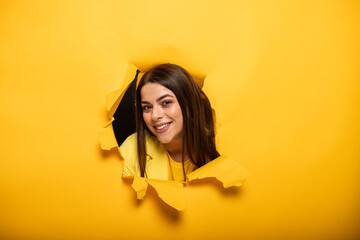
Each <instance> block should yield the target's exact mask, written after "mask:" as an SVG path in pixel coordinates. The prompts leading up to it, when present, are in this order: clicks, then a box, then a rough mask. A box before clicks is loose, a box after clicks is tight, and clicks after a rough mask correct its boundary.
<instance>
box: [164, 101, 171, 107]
mask: <svg viewBox="0 0 360 240" xmlns="http://www.w3.org/2000/svg"><path fill="white" fill-rule="evenodd" d="M171 103H172V101H171V100H166V101H164V102H163V103H162V105H163V106H167V105H169V104H171Z"/></svg>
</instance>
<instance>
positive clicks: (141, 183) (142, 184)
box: [131, 176, 148, 199]
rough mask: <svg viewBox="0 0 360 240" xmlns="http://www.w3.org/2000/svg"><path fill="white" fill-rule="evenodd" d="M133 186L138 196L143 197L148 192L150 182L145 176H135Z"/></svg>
mask: <svg viewBox="0 0 360 240" xmlns="http://www.w3.org/2000/svg"><path fill="white" fill-rule="evenodd" d="M131 187H132V188H133V189H134V190H135V191H136V194H137V198H138V199H143V198H144V197H145V194H146V190H147V187H148V183H147V181H146V179H145V178H142V177H137V176H135V177H134V181H133V183H132V184H131Z"/></svg>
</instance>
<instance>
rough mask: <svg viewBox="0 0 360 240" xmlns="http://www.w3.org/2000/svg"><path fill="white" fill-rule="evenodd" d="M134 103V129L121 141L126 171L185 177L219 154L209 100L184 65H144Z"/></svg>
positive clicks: (161, 176)
mask: <svg viewBox="0 0 360 240" xmlns="http://www.w3.org/2000/svg"><path fill="white" fill-rule="evenodd" d="M135 105H136V133H135V134H133V135H131V136H130V137H129V138H128V139H127V140H126V141H125V142H124V143H123V144H122V145H121V146H120V152H121V154H122V156H123V158H124V159H125V164H124V172H123V176H124V177H126V176H141V177H148V178H154V179H162V180H174V181H184V180H186V174H188V173H190V172H191V171H193V170H194V169H196V168H199V167H201V166H203V165H205V164H206V163H208V162H209V161H211V160H213V159H215V158H217V157H218V156H219V153H218V152H217V150H216V147H215V133H214V121H213V115H212V110H211V105H210V102H209V100H208V98H207V97H206V95H205V93H204V92H203V91H202V90H201V89H200V87H199V86H198V85H197V84H196V82H195V81H194V80H193V78H192V77H191V76H190V74H189V73H188V72H187V71H186V70H185V69H183V68H182V67H180V66H178V65H175V64H160V65H157V66H155V67H153V68H151V69H150V70H149V71H147V72H146V73H145V74H144V75H143V77H142V78H141V80H140V81H139V84H138V87H137V90H136V104H135ZM135 142H136V143H135ZM134 145H136V146H137V148H136V149H134V147H133V146H134ZM135 155H136V157H134V156H135Z"/></svg>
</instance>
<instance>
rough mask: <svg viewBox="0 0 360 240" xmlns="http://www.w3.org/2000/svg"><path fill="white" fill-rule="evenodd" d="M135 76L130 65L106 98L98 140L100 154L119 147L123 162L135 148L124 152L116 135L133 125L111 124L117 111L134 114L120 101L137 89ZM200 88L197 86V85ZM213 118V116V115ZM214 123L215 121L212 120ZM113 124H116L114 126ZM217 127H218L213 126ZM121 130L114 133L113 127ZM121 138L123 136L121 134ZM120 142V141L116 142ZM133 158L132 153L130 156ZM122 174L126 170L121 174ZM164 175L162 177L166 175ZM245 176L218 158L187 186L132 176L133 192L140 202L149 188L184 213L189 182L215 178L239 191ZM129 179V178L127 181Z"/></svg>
mask: <svg viewBox="0 0 360 240" xmlns="http://www.w3.org/2000/svg"><path fill="white" fill-rule="evenodd" d="M134 73H136V74H137V75H136V76H137V77H138V76H141V73H140V72H139V71H138V70H137V67H135V66H133V65H129V67H128V71H127V74H126V76H125V79H124V81H123V85H122V87H121V89H120V90H117V91H115V92H113V93H111V94H109V95H108V96H107V97H106V108H107V110H108V112H109V118H110V119H111V120H109V121H108V122H107V123H106V124H105V127H104V128H102V129H101V130H100V132H99V138H100V143H101V148H102V149H103V150H110V149H111V148H114V147H119V146H120V147H119V148H118V149H119V151H120V155H121V157H122V158H126V156H127V154H128V153H127V151H135V154H136V144H133V145H135V146H133V147H130V148H127V150H124V148H122V147H123V145H122V143H123V142H124V141H125V139H124V138H122V139H120V138H119V137H118V136H117V135H118V134H119V131H125V132H126V134H128V135H131V134H132V133H134V132H135V123H134V122H132V121H130V120H127V121H123V122H122V124H117V125H114V121H117V117H118V116H117V109H118V108H120V107H121V108H124V109H125V110H126V111H130V112H131V111H133V110H134V109H133V108H134V107H135V106H134V102H133V103H130V102H126V104H124V102H123V98H127V99H129V96H127V95H126V94H128V93H127V92H129V91H126V90H127V89H130V88H133V89H136V85H137V82H136V79H137V78H136V77H135V79H134ZM197 82H199V83H200V84H201V86H202V84H203V82H204V80H203V81H201V80H199V79H198V81H197ZM200 84H199V85H200ZM214 115H215V112H214ZM214 122H216V121H215V119H214ZM115 123H116V122H115ZM216 124H217V126H219V125H220V123H219V122H218V121H217V122H216ZM119 125H120V126H122V128H118V129H114V126H119ZM121 134H123V133H121ZM119 139H120V140H119ZM131 154H132V155H134V153H131ZM153 154H155V156H157V155H156V154H161V153H158V152H155V153H153ZM148 164H153V163H152V162H151V158H150V159H149V162H148ZM124 171H125V170H124ZM163 172H164V173H166V174H167V168H164V169H163ZM166 174H165V175H166ZM247 176H248V172H247V171H246V169H245V168H243V167H242V166H241V165H240V164H239V163H238V162H236V161H235V160H233V159H232V158H230V157H226V156H220V157H218V158H216V159H214V160H213V161H211V162H209V163H207V164H206V165H204V166H202V167H200V168H198V169H196V170H194V171H193V172H191V173H189V174H187V176H186V178H187V179H186V182H176V181H171V180H164V179H165V178H166V177H165V178H164V177H161V176H160V177H159V178H160V179H150V178H144V177H140V176H133V177H131V178H133V182H132V185H131V186H132V188H133V189H134V190H135V191H136V193H137V198H138V199H143V198H144V197H145V195H146V192H147V189H148V185H150V186H152V187H153V188H154V189H155V191H156V192H157V193H158V196H159V198H161V199H162V200H163V201H164V202H165V203H167V204H168V205H169V206H171V207H173V208H175V209H176V210H178V211H182V210H183V209H185V207H186V206H185V205H186V204H185V199H184V195H183V187H184V185H185V184H189V182H191V181H193V180H196V179H206V178H216V179H217V180H218V181H220V182H221V183H222V184H223V187H224V188H228V187H231V186H236V187H239V186H241V185H242V184H243V182H244V181H245V179H246V177H247ZM127 178H129V177H127Z"/></svg>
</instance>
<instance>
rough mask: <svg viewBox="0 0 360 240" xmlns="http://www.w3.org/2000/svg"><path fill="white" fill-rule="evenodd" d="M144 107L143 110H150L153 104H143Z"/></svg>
mask: <svg viewBox="0 0 360 240" xmlns="http://www.w3.org/2000/svg"><path fill="white" fill-rule="evenodd" d="M142 109H143V111H148V110H150V109H151V106H150V105H144V106H142Z"/></svg>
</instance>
